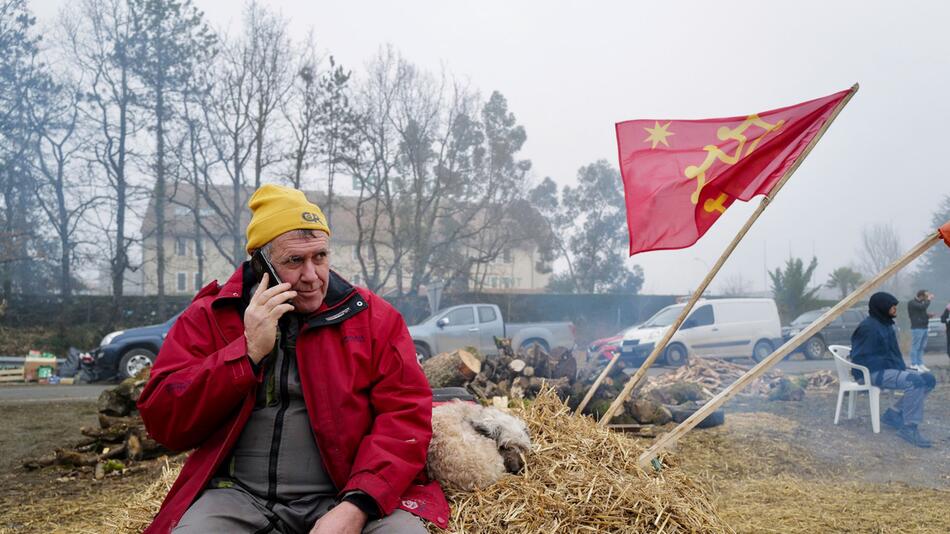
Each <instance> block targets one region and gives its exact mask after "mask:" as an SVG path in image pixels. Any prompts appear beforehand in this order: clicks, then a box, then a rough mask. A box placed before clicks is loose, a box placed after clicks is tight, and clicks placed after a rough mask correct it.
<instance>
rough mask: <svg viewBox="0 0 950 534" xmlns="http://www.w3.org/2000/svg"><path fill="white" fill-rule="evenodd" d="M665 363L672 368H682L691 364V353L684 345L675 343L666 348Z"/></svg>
mask: <svg viewBox="0 0 950 534" xmlns="http://www.w3.org/2000/svg"><path fill="white" fill-rule="evenodd" d="M663 361H665V362H666V365H669V366H670V367H682V366H684V365H686V364H687V362H689V351H688V350H686V347H685V346H684V345H683V344H682V343H673V344H672V345H669V346H668V347H666V352H664V353H663Z"/></svg>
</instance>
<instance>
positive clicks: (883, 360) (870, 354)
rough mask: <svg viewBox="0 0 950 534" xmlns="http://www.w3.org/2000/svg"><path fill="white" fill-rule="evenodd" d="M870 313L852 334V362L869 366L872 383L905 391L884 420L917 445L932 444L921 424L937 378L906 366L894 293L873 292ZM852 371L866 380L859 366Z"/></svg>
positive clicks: (869, 307)
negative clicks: (898, 327)
mask: <svg viewBox="0 0 950 534" xmlns="http://www.w3.org/2000/svg"><path fill="white" fill-rule="evenodd" d="M868 314H869V315H868V317H866V318H865V319H864V320H863V321H861V324H859V325H858V327H857V328H856V329H855V331H854V333H853V334H851V361H853V362H854V363H856V364H858V365H863V366H865V367H867V368H868V371H870V374H871V384H873V385H875V386H877V387H879V388H883V389H900V390H903V391H904V395H903V396H901V398H900V400H898V401H897V404H895V405H894V406H893V407H892V408H888V409H887V411H886V412H884V415H883V416H882V417H881V420H882V421H884V423H885V424H887V425H890V426H892V427H894V428H896V429H898V431H897V435H898V436H900V437H901V438H903V439H904V440H906V441H908V442H910V443H912V444H913V445H916V446H918V447H930V446H931V443H930V441H929V440H927V439H926V438H924V437H923V436H922V435H920V431H919V430H918V428H917V427H918V425H920V423H921V422H923V419H924V400H925V399H926V397H927V394H928V393H930V391H931V390H932V389H933V388H934V386H935V385H936V384H937V380H936V379H935V378H934V375H932V374H930V373H928V372H919V371H914V370H908V369H907V367H906V366H905V365H904V357H903V356H902V355H901V349H900V346H899V345H898V344H897V332H896V331H895V330H894V318H895V317H897V299H896V298H894V296H893V295H891V294H890V293H884V292H880V293H875V294H873V295H871V300H870V301H869V302H868ZM851 374H852V375H853V376H854V377H855V379H857V380H858V381H859V382H862V381H863V380H864V375H863V374H862V373H861V372H860V371H858V370H857V369H852V370H851Z"/></svg>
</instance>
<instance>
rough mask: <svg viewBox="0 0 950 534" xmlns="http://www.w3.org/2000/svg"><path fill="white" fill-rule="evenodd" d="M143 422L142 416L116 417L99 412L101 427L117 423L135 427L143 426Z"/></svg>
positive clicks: (112, 425)
mask: <svg viewBox="0 0 950 534" xmlns="http://www.w3.org/2000/svg"><path fill="white" fill-rule="evenodd" d="M143 424H144V423H143V422H142V418H141V417H138V416H132V417H116V416H112V415H107V414H104V413H100V414H99V426H100V427H101V428H111V427H114V426H117V425H125V427H126V428H133V427H136V426H142V425H143Z"/></svg>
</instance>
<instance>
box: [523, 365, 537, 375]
mask: <svg viewBox="0 0 950 534" xmlns="http://www.w3.org/2000/svg"><path fill="white" fill-rule="evenodd" d="M521 374H523V375H524V376H527V377H529V378H530V377H532V376H534V367H531V366H530V365H525V366H524V369H522V370H521Z"/></svg>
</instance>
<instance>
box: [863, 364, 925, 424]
mask: <svg viewBox="0 0 950 534" xmlns="http://www.w3.org/2000/svg"><path fill="white" fill-rule="evenodd" d="M912 375H913V376H912ZM922 375H923V373H918V372H916V371H898V370H897V369H885V370H883V371H878V372H876V373H874V375H873V376H872V377H871V381H872V382H873V383H874V385H875V386H878V387H880V388H881V389H900V390H903V391H904V395H903V396H902V397H901V398H900V399H899V400H898V401H897V403H896V404H895V405H894V409H895V410H897V411H899V412H900V413H901V415H902V416H903V417H904V424H905V425H919V424H920V423H921V422H923V420H924V399H926V397H927V394H928V393H930V390H932V389H933V387H932V386H929V385H927V383H926V381H925V380H923V379H921V378H920V377H921V376H922ZM931 381H932V380H931Z"/></svg>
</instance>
